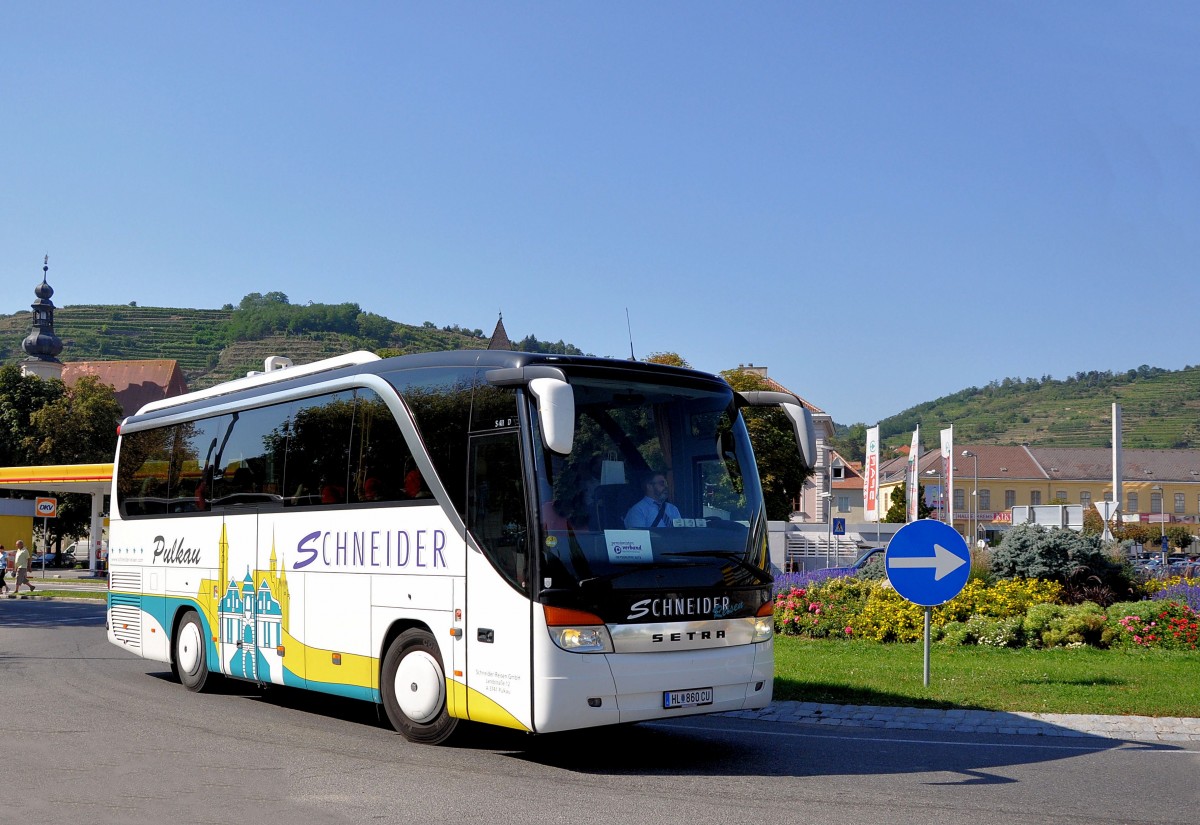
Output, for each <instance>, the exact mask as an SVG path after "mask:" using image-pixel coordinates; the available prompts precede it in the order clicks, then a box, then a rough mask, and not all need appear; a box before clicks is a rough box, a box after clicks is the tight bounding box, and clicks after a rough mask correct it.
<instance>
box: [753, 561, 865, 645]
mask: <svg viewBox="0 0 1200 825" xmlns="http://www.w3.org/2000/svg"><path fill="white" fill-rule="evenodd" d="M873 587H874V585H872V584H871V583H870V582H865V581H859V580H858V579H855V578H853V577H850V576H840V577H835V578H830V579H826V580H825V581H824V582H822V583H820V584H818V585H816V586H814V587H811V588H802V587H793V588H792V589H791V590H790V591H788V592H787V593H784V594H780V595H779V596H776V599H775V629H776V631H777V632H780V633H784V634H787V635H789V636H808V637H810V638H814V639H825V638H842V639H846V638H853V637H854V636H856V635H857V629H856V627H855V623H856V618H857V616H858V614H859V612H860V611H861V610H862V606H863V604H864V603H865V602H866V600H867V596H868V593H869V591H870V590H871V589H872V588H873Z"/></svg>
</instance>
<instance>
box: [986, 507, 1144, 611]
mask: <svg viewBox="0 0 1200 825" xmlns="http://www.w3.org/2000/svg"><path fill="white" fill-rule="evenodd" d="M992 572H993V573H995V574H996V575H997V576H1000V577H1002V578H1014V577H1025V578H1031V579H1046V580H1048V581H1056V582H1059V583H1061V584H1063V585H1065V588H1064V591H1063V593H1062V597H1063V599H1064V600H1066V601H1071V602H1080V601H1085V600H1088V599H1100V600H1102V601H1105V602H1106V603H1111V602H1112V601H1113V600H1114V599H1116V598H1128V597H1129V595H1130V594H1131V586H1130V581H1129V577H1128V574H1127V573H1126V572H1125V568H1124V567H1123V566H1122V565H1120V564H1118V563H1116V562H1114V561H1112V560H1111V559H1109V558H1107V557H1106V556H1105V555H1104V552H1103V550H1102V547H1101V544H1100V539H1099V537H1097V536H1094V535H1084V534H1081V533H1076V532H1075V531H1073V530H1066V529H1053V530H1047V529H1046V528H1044V527H1040V526H1038V525H1036V524H1020V525H1017V526H1016V527H1014V528H1013V529H1012V530H1009V531H1008V533H1006V534H1005V536H1004V540H1003V541H1001V542H1000V547H999V548H998V549H997V550H996V551H995V552H994V553H993V554H992Z"/></svg>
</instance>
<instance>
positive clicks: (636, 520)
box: [625, 472, 680, 530]
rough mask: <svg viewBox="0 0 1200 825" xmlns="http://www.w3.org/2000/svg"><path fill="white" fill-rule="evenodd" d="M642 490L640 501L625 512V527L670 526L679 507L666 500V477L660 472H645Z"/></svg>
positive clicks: (675, 517)
mask: <svg viewBox="0 0 1200 825" xmlns="http://www.w3.org/2000/svg"><path fill="white" fill-rule="evenodd" d="M642 492H643V493H644V495H643V496H642V499H641V501H639V502H638V503H637V504H635V505H633V506H632V507H630V508H629V512H628V513H626V514H625V526H626V527H627V528H629V529H631V530H632V529H635V528H645V527H670V526H672V525H673V524H674V523H675V519H677V518H679V517H680V516H679V508H678V507H676V506H675V505H674V504H672V503H671V502H670V501H668V500H667V477H666V476H665V475H663V474H662V473H656V472H650V473H647V474H646V475H645V476H644V477H643V478H642Z"/></svg>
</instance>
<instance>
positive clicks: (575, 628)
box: [543, 605, 613, 653]
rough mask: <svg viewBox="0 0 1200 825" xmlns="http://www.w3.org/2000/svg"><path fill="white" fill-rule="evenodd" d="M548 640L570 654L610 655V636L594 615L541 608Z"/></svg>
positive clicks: (559, 608) (547, 607)
mask: <svg viewBox="0 0 1200 825" xmlns="http://www.w3.org/2000/svg"><path fill="white" fill-rule="evenodd" d="M543 609H544V611H545V613H546V629H547V630H548V631H550V638H551V639H553V640H554V643H555V644H556V645H558V646H559V647H561V648H562V649H563V650H569V651H570V652H572V653H612V652H613V643H612V636H611V635H609V632H608V628H607V627H605V626H604V620H603V619H601V618H600V617H599V616H597V615H595V614H594V613H588V612H586V611H583V610H571V609H569V608H565V607H551V606H550V605H545V606H544V607H543Z"/></svg>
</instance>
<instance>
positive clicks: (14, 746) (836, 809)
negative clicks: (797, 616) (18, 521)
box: [0, 600, 1200, 825]
mask: <svg viewBox="0 0 1200 825" xmlns="http://www.w3.org/2000/svg"><path fill="white" fill-rule="evenodd" d="M0 703H2V705H0V706H2V707H3V713H2V714H0V717H2V719H3V733H0V765H2V768H0V778H2V781H3V793H2V794H0V822H37V823H71V825H79V823H107V822H113V823H141V822H154V823H162V822H172V823H176V822H178V823H191V822H195V823H226V822H228V823H255V825H259V824H260V823H265V824H266V825H272V824H273V823H286V825H307V823H323V822H367V821H373V820H378V821H402V822H407V823H426V822H429V823H433V822H437V823H443V824H444V823H457V822H464V821H471V822H476V821H479V822H488V823H555V822H563V823H571V824H572V825H581V824H582V823H624V822H628V823H638V825H657V824H658V823H688V825H697V823H710V822H711V823H722V825H725V824H726V823H755V825H762V823H769V822H820V823H831V824H833V825H838V824H839V823H856V824H858V825H863V824H864V823H865V825H875V824H876V823H888V825H900V824H902V823H914V824H915V823H921V825H931V823H972V825H989V824H990V823H997V824H998V823H1005V825H1008V824H1009V823H1050V822H1053V823H1085V822H1086V823H1095V822H1126V823H1155V824H1156V825H1165V824H1166V823H1188V825H1192V824H1193V823H1195V822H1196V821H1197V813H1196V811H1197V808H1198V807H1200V806H1198V803H1200V748H1196V747H1195V746H1194V745H1184V746H1182V747H1176V746H1172V745H1165V744H1146V743H1137V742H1125V741H1121V740H1116V739H1104V738H1100V737H1077V738H1073V739H1065V738H1058V737H1039V736H1008V737H1006V736H997V735H990V736H982V735H967V734H958V733H953V732H941V733H931V732H918V731H878V730H862V729H859V730H850V729H847V730H842V731H833V730H828V729H825V728H820V727H817V726H815V725H806V724H772V723H768V722H764V721H756V720H748V719H735V718H729V717H690V718H687V719H681V720H679V721H674V722H670V723H662V724H657V723H656V724H644V725H638V726H632V727H623V728H618V729H613V730H606V731H592V732H582V733H573V734H564V735H555V736H545V737H531V736H524V735H520V734H516V733H513V732H508V731H503V730H496V729H486V728H477V727H472V728H471V729H469V731H468V732H467V735H466V736H465V737H463V738H462V739H461V740H460V741H459V742H458V743H457V744H455V745H452V746H448V747H424V746H417V745H411V744H408V743H407V742H405V741H404V740H403V739H401V738H400V737H398V736H397V735H396V734H394V733H392V732H391V731H390V729H388V728H387V727H386V726H385V725H383V724H381V723H380V721H379V720H378V718H377V715H376V713H375V709H374V707H373V706H372V705H369V704H365V703H361V702H354V701H350V700H340V699H332V698H327V697H323V696H319V695H315V694H307V693H304V692H300V691H292V690H284V689H270V690H265V691H260V690H258V689H256V688H254V687H253V686H250V685H245V684H241V683H236V682H227V681H221V682H220V683H219V686H218V688H217V690H216V691H214V692H212V693H208V694H203V695H195V694H191V693H189V692H187V691H186V690H184V689H183V688H182V687H181V686H180V685H179V684H178V683H176V682H175V681H174V680H173V679H172V677H171V675H170V673H169V672H168V671H167V669H166V668H165V667H163V666H161V665H158V664H156V663H153V662H146V661H143V660H141V659H137V658H134V657H132V656H130V655H129V654H128V653H125V652H123V651H121V650H118V649H117V648H115V647H113V646H111V645H109V644H108V643H107V642H106V641H105V637H104V630H103V608H102V607H101V606H100V605H87V604H75V603H65V602H36V601H33V600H19V601H17V600H0Z"/></svg>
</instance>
